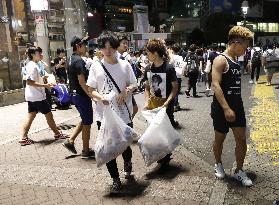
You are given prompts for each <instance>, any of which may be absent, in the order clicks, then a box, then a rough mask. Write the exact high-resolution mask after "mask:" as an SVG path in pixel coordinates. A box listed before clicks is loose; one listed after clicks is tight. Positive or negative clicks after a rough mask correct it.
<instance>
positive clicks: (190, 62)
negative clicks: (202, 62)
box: [186, 54, 198, 72]
mask: <svg viewBox="0 0 279 205" xmlns="http://www.w3.org/2000/svg"><path fill="white" fill-rule="evenodd" d="M197 58H198V56H197V55H196V54H190V55H189V56H187V57H186V63H187V71H188V72H195V71H198V65H197Z"/></svg>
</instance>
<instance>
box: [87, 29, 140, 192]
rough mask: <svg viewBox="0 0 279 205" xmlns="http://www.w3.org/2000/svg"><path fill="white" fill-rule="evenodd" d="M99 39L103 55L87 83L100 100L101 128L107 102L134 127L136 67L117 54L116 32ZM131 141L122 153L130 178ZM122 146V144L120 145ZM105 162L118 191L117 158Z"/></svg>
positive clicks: (105, 32) (97, 108) (106, 33)
mask: <svg viewBox="0 0 279 205" xmlns="http://www.w3.org/2000/svg"><path fill="white" fill-rule="evenodd" d="M97 41H98V45H99V47H100V50H101V51H102V53H103V55H104V58H103V59H102V60H101V61H99V62H98V61H96V62H94V63H93V64H92V66H91V68H90V72H89V76H88V80H87V85H88V86H89V92H90V93H91V94H92V97H93V98H94V99H95V100H96V101H97V102H96V110H95V116H96V121H97V126H98V130H100V129H101V126H102V125H103V124H102V122H103V114H109V113H108V111H105V113H104V110H105V108H106V106H107V105H110V107H111V108H112V109H113V110H114V111H115V112H116V113H117V115H118V116H119V117H120V118H121V120H122V121H123V122H124V123H125V124H127V125H128V126H130V127H133V122H132V117H131V113H132V111H133V103H132V93H133V91H134V90H135V89H136V88H137V80H136V77H135V75H134V73H133V69H132V67H131V65H130V63H129V62H128V61H124V60H121V59H117V58H116V49H117V48H118V47H119V40H118V38H117V36H116V35H115V34H114V33H112V32H109V31H104V32H103V33H102V34H101V35H100V36H99V37H98V39H97ZM112 91H114V92H115V93H116V94H117V96H116V100H113V101H110V102H109V101H108V100H107V99H106V96H105V95H107V94H109V93H111V92H112ZM104 121H105V119H104ZM119 121H120V120H117V122H118V127H119V124H120V123H119ZM113 124H114V125H113V126H112V128H109V129H110V130H111V132H118V131H119V129H118V128H116V127H115V126H116V125H115V123H113ZM109 126H110V124H108V123H107V125H104V131H105V128H106V127H109ZM106 131H107V130H106ZM108 134H111V133H108ZM129 145H130V144H128V145H127V147H126V148H127V149H126V150H125V151H124V152H123V153H122V157H123V160H124V175H125V178H128V177H129V176H130V175H131V172H132V149H131V148H130V146H129ZM120 148H122V147H121V146H120ZM110 151H111V150H110ZM97 160H98V159H97ZM106 166H107V169H108V172H109V174H110V176H111V178H112V180H113V183H112V186H111V193H117V192H119V191H120V190H121V181H120V177H119V172H118V167H117V162H116V159H115V158H114V159H112V160H110V161H109V162H107V163H106Z"/></svg>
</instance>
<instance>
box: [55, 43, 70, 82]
mask: <svg viewBox="0 0 279 205" xmlns="http://www.w3.org/2000/svg"><path fill="white" fill-rule="evenodd" d="M56 53H57V57H56V58H55V59H54V64H55V66H54V68H55V73H56V76H57V77H58V78H59V79H60V80H59V81H60V82H62V80H63V82H64V83H67V82H68V78H67V71H66V60H65V59H66V58H65V50H64V49H63V48H58V49H57V51H56Z"/></svg>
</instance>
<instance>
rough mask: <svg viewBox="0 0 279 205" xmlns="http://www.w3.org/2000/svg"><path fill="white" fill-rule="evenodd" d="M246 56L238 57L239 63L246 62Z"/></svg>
mask: <svg viewBox="0 0 279 205" xmlns="http://www.w3.org/2000/svg"><path fill="white" fill-rule="evenodd" d="M244 56H245V54H243V55H242V56H239V57H238V59H237V60H238V62H243V61H244Z"/></svg>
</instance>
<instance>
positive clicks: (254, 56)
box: [249, 45, 262, 84]
mask: <svg viewBox="0 0 279 205" xmlns="http://www.w3.org/2000/svg"><path fill="white" fill-rule="evenodd" d="M261 58H262V50H261V48H260V47H259V46H258V45H256V46H255V47H254V48H253V49H252V50H251V67H252V72H251V80H250V81H249V83H250V84H253V83H254V75H255V71H256V82H255V84H257V83H258V80H259V76H260V70H261Z"/></svg>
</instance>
